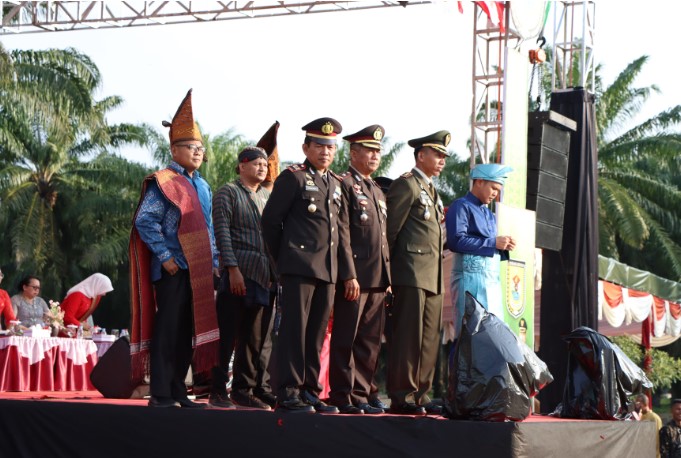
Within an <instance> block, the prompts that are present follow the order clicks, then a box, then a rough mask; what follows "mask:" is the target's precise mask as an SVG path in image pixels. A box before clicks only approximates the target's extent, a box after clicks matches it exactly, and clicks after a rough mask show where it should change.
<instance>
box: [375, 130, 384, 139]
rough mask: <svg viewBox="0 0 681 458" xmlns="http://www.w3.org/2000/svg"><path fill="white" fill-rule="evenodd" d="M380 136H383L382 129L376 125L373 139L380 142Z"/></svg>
mask: <svg viewBox="0 0 681 458" xmlns="http://www.w3.org/2000/svg"><path fill="white" fill-rule="evenodd" d="M382 138H383V130H381V128H380V127H378V128H376V130H375V131H374V140H377V141H379V142H380V141H381V139H382Z"/></svg>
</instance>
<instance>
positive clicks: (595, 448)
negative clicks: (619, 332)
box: [0, 393, 657, 458]
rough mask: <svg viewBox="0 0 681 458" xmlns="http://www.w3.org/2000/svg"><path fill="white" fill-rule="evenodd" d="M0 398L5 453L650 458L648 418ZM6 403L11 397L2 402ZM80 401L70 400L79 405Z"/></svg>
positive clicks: (0, 442)
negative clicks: (482, 416) (491, 418)
mask: <svg viewBox="0 0 681 458" xmlns="http://www.w3.org/2000/svg"><path fill="white" fill-rule="evenodd" d="M3 395H10V393H0V424H1V425H2V428H0V452H1V453H0V455H1V456H11V457H14V458H16V457H45V456H50V457H68V458H76V457H88V458H92V457H97V458H103V457H123V456H125V457H149V456H171V457H181V456H186V457H196V456H227V455H231V454H232V453H243V454H248V457H249V458H253V457H271V456H276V457H289V456H290V457H308V456H309V457H313V456H314V457H323V458H328V457H336V456H337V457H369V456H370V457H383V456H389V457H402V456H404V457H429V458H432V457H456V458H459V457H476V458H478V457H483V458H486V457H494V458H497V457H578V458H587V457H592V456H601V457H610V456H631V457H641V458H645V457H650V458H653V457H655V446H656V436H657V431H656V428H655V424H654V422H633V421H626V422H624V421H593V420H561V419H555V418H551V417H541V416H531V417H530V418H528V420H526V421H523V422H517V423H513V422H508V423H489V422H473V421H452V420H446V419H443V418H441V417H439V418H432V417H425V418H412V417H400V416H395V415H382V416H378V417H375V416H368V415H365V416H357V415H355V416H353V415H320V414H281V413H277V412H263V411H255V410H219V409H210V410H209V409H206V410H194V409H172V408H171V409H154V408H149V407H146V406H145V402H144V401H143V400H125V401H116V400H108V399H100V400H99V402H98V400H97V399H87V398H83V397H81V398H80V399H78V397H77V396H72V398H71V399H61V400H59V399H50V398H49V397H47V398H46V399H45V397H43V398H44V399H17V398H18V397H19V396H3ZM8 397H10V398H11V397H14V398H15V399H7V398H8ZM79 401H80V402H79Z"/></svg>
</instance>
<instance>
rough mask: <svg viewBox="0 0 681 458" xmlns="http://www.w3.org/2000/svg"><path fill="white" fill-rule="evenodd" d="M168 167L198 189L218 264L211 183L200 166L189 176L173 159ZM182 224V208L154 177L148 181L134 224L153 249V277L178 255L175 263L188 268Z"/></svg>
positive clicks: (215, 263)
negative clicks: (180, 237)
mask: <svg viewBox="0 0 681 458" xmlns="http://www.w3.org/2000/svg"><path fill="white" fill-rule="evenodd" d="M168 168H170V169H171V170H174V171H176V172H177V173H179V174H181V175H182V176H184V177H185V178H186V179H187V180H188V181H189V182H190V183H191V184H192V186H193V187H194V189H196V193H197V194H198V196H199V201H200V202H201V211H202V213H203V217H204V218H205V220H206V226H207V228H208V236H209V237H210V246H211V251H212V253H213V267H218V251H217V248H216V247H215V236H214V235H213V222H212V216H211V213H212V205H213V202H212V201H213V199H212V193H211V190H210V186H209V185H208V183H207V182H206V180H204V179H203V178H202V177H201V174H200V173H199V171H198V170H195V171H194V173H193V174H192V176H189V174H188V173H187V171H186V170H185V169H184V168H183V167H182V166H180V165H179V164H177V163H176V162H174V161H173V162H171V163H170V165H169V166H168ZM179 224H180V209H179V208H177V207H176V206H174V205H173V204H171V203H170V201H168V199H166V198H165V197H164V196H163V193H162V192H161V190H160V189H159V187H158V184H157V183H156V182H155V181H154V180H151V181H150V182H149V184H148V185H147V189H146V193H145V194H144V199H143V200H142V205H140V208H139V211H138V212H137V219H136V220H135V227H136V228H137V231H138V232H139V234H140V237H141V239H142V240H143V241H144V243H146V245H147V246H148V247H149V249H150V250H151V252H152V256H151V281H156V280H159V279H160V278H161V268H162V267H161V265H162V264H163V263H164V262H165V261H167V260H169V259H170V258H175V263H176V264H177V266H178V267H179V268H180V269H187V268H188V266H187V259H186V258H185V256H184V254H183V253H182V247H181V246H180V240H179V238H178V236H177V231H178V228H179Z"/></svg>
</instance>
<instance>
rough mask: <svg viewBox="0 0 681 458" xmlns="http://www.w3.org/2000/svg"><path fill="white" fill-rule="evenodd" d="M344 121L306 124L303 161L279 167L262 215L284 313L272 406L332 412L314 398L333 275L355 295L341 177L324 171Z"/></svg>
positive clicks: (329, 163) (295, 409)
mask: <svg viewBox="0 0 681 458" xmlns="http://www.w3.org/2000/svg"><path fill="white" fill-rule="evenodd" d="M341 129H342V128H341V125H340V124H339V123H338V121H336V120H335V119H332V118H320V119H316V120H314V121H312V122H311V123H309V124H307V125H305V126H304V127H303V130H304V131H305V132H306V136H305V143H304V144H303V152H304V153H305V156H306V157H307V160H306V161H305V162H304V163H302V164H296V165H292V166H290V167H288V168H287V169H286V170H284V171H283V172H282V173H281V174H280V175H279V177H278V178H277V180H276V181H275V183H274V189H273V190H272V194H271V196H270V198H269V200H268V201H267V205H266V206H265V209H264V210H263V213H262V226H263V235H264V237H265V241H266V242H267V246H268V249H269V251H270V253H271V255H272V257H273V258H274V260H275V262H276V264H277V270H278V273H279V282H280V285H281V289H282V293H281V308H282V317H281V323H280V326H279V339H278V342H277V366H276V370H277V375H278V377H277V381H278V385H279V386H278V396H277V399H278V401H277V409H278V410H279V411H282V412H314V411H317V412H322V413H337V412H338V409H337V408H336V407H335V406H327V405H326V404H325V403H324V402H322V401H320V400H319V392H320V391H321V389H322V387H321V385H320V383H319V370H320V360H319V355H320V351H321V348H322V344H323V342H324V335H325V332H326V327H327V324H328V321H329V315H330V313H331V308H332V304H333V295H334V292H335V286H336V285H335V283H336V280H338V281H341V282H343V286H344V288H345V289H346V290H347V291H348V294H349V296H350V297H353V296H354V297H356V296H358V295H359V284H358V283H357V280H356V277H357V276H356V274H355V268H354V265H353V263H352V253H351V251H350V241H349V233H348V224H347V209H346V205H345V204H344V203H343V196H342V191H341V186H340V177H339V176H338V175H335V174H334V173H333V172H331V171H330V170H329V166H330V165H331V163H332V162H333V158H334V155H335V153H336V136H337V135H338V134H339V133H340V132H341Z"/></svg>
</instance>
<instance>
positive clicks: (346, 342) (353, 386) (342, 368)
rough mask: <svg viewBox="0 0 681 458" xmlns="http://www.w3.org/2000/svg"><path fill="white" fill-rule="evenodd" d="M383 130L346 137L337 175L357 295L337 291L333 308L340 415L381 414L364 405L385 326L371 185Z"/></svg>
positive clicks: (385, 274) (382, 221) (378, 220)
mask: <svg viewBox="0 0 681 458" xmlns="http://www.w3.org/2000/svg"><path fill="white" fill-rule="evenodd" d="M384 132H385V131H384V129H383V127H382V126H379V125H378V124H374V125H372V126H368V127H365V128H364V129H362V130H360V131H359V132H355V133H354V134H351V135H347V136H345V137H344V140H346V141H347V142H349V143H350V166H349V168H348V171H347V172H345V173H344V174H343V175H341V178H342V189H343V197H344V198H345V200H346V201H347V202H348V213H349V223H350V245H351V248H352V258H353V260H354V263H355V270H356V271H357V280H358V282H359V285H360V295H359V297H358V298H356V299H354V300H353V299H348V297H347V294H346V291H345V290H344V289H343V288H342V287H341V285H339V286H338V287H337V288H336V299H335V303H334V308H333V330H332V334H331V351H330V358H329V382H330V385H331V391H330V392H329V403H330V404H334V405H336V406H337V407H338V408H339V409H340V412H341V413H344V414H381V413H383V409H381V408H379V407H375V406H372V405H371V404H370V403H369V395H370V391H371V381H372V380H373V377H374V372H376V363H377V361H378V353H379V351H380V349H381V336H382V334H383V323H384V316H385V315H384V310H383V309H384V302H385V293H386V289H387V288H388V287H389V286H390V264H389V254H388V242H387V239H386V215H387V207H386V203H385V195H384V194H383V191H381V188H380V186H379V185H378V184H377V183H376V182H374V180H372V179H371V174H372V173H374V172H375V171H376V170H377V169H378V166H379V165H380V164H381V150H382V145H381V140H382V139H383V134H384Z"/></svg>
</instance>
